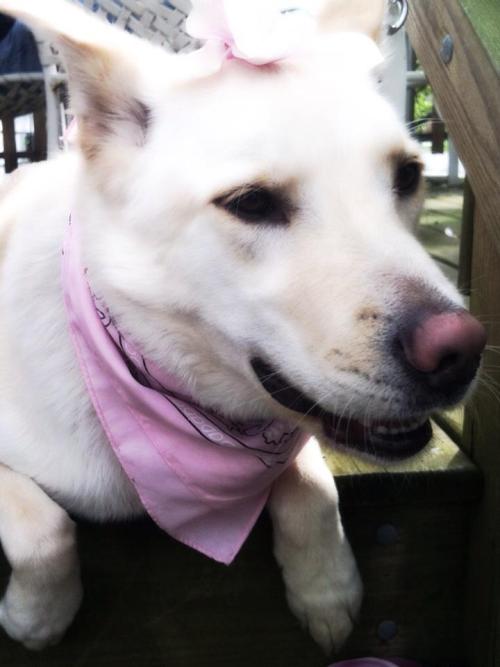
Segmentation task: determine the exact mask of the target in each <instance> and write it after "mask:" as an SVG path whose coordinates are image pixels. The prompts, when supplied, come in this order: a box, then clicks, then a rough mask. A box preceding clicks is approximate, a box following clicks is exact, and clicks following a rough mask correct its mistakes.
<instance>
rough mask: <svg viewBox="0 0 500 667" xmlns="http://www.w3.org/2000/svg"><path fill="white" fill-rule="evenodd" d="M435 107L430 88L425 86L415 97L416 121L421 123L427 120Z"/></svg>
mask: <svg viewBox="0 0 500 667" xmlns="http://www.w3.org/2000/svg"><path fill="white" fill-rule="evenodd" d="M433 106H434V99H433V96H432V90H431V87H430V86H424V87H423V88H420V90H418V91H417V93H416V95H415V120H416V121H421V120H423V119H424V118H427V117H428V116H429V115H430V113H431V111H432V107H433Z"/></svg>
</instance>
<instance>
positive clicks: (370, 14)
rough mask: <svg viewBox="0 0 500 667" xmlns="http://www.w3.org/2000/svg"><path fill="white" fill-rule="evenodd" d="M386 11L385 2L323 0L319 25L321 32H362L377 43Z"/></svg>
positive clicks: (375, 0)
mask: <svg viewBox="0 0 500 667" xmlns="http://www.w3.org/2000/svg"><path fill="white" fill-rule="evenodd" d="M386 11H387V2H386V0H324V2H323V6H322V9H321V11H320V15H319V23H320V27H321V29H322V30H328V31H350V32H362V33H364V34H366V35H368V36H369V37H371V38H372V39H373V40H375V41H376V42H379V41H380V40H381V38H382V34H383V26H384V19H385V15H386Z"/></svg>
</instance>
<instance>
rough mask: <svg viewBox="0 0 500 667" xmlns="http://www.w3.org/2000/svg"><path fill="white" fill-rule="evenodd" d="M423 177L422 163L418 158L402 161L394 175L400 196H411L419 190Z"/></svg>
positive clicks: (396, 189)
mask: <svg viewBox="0 0 500 667" xmlns="http://www.w3.org/2000/svg"><path fill="white" fill-rule="evenodd" d="M421 178H422V165H421V164H420V162H417V161H416V160H408V161H406V162H401V163H400V164H399V165H398V166H397V168H396V174H395V176H394V191H395V192H396V193H397V194H398V195H399V196H400V197H409V196H410V195H413V194H415V192H416V191H417V190H418V188H419V185H420V181H421Z"/></svg>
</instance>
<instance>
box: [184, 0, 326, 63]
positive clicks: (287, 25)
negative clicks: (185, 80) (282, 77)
mask: <svg viewBox="0 0 500 667" xmlns="http://www.w3.org/2000/svg"><path fill="white" fill-rule="evenodd" d="M282 5H283V2H280V1H279V0H193V10H192V12H191V14H190V15H189V17H188V20H187V23H186V30H187V32H188V33H189V34H190V35H191V36H193V37H195V38H196V39H200V40H204V41H205V42H206V46H208V47H209V48H210V50H211V53H212V55H213V56H216V57H218V58H219V59H220V65H222V63H223V62H224V60H228V59H232V58H236V59H238V60H243V61H245V62H247V63H249V64H251V65H257V66H260V65H269V64H271V63H276V62H279V61H281V60H283V59H285V58H288V57H289V56H291V55H292V54H294V53H296V52H297V51H299V50H301V49H302V48H303V45H304V43H305V42H307V41H308V40H309V38H310V37H311V35H312V34H313V32H314V30H315V27H316V24H315V20H314V18H313V16H311V14H310V13H309V12H307V11H306V10H305V9H303V8H300V7H296V6H294V7H291V8H286V7H282Z"/></svg>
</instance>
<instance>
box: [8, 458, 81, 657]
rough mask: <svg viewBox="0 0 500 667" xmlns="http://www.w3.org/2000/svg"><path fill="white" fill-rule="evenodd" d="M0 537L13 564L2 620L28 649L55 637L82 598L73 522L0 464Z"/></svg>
mask: <svg viewBox="0 0 500 667" xmlns="http://www.w3.org/2000/svg"><path fill="white" fill-rule="evenodd" d="M0 541H1V544H2V547H3V550H4V553H5V555H6V557H7V559H8V561H9V563H10V565H11V567H12V573H11V577H10V581H9V584H8V587H7V591H6V593H5V596H4V598H3V600H2V601H1V602H0V626H2V627H3V628H4V629H5V631H6V632H7V633H8V634H9V635H10V636H11V637H12V638H13V639H17V640H18V641H21V642H22V643H23V644H24V645H25V646H26V647H27V648H30V649H40V648H43V647H44V646H47V645H49V644H54V643H56V642H57V641H58V640H59V639H60V638H61V636H62V635H63V633H64V631H65V630H66V628H67V627H68V625H69V624H70V623H71V621H72V620H73V618H74V616H75V614H76V612H77V610H78V607H79V606H80V602H81V598H82V588H81V583H80V572H79V564H78V558H77V553H76V540H75V526H74V523H73V522H72V521H71V519H70V518H69V516H68V515H67V514H66V512H65V511H64V510H63V509H61V508H60V507H59V505H57V504H56V503H55V502H53V501H52V500H51V499H50V498H49V497H48V496H47V495H46V494H45V493H44V492H43V491H42V490H41V489H40V487H38V486H37V485H36V484H35V483H34V482H33V481H32V480H31V479H29V478H28V477H25V476H24V475H19V474H17V473H15V472H13V471H12V470H9V469H8V468H5V467H4V466H2V465H0Z"/></svg>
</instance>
